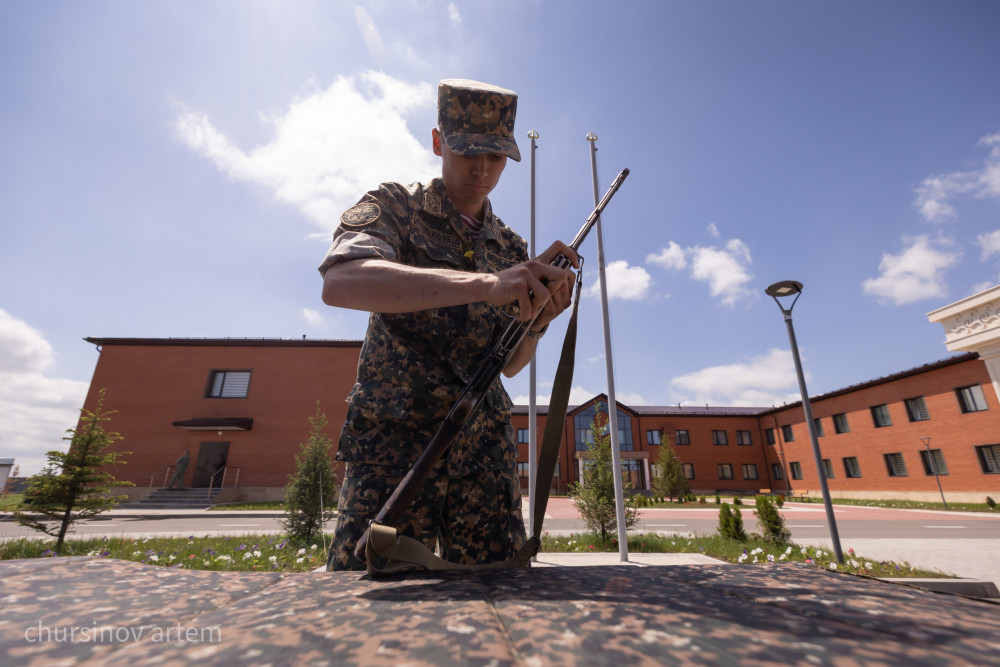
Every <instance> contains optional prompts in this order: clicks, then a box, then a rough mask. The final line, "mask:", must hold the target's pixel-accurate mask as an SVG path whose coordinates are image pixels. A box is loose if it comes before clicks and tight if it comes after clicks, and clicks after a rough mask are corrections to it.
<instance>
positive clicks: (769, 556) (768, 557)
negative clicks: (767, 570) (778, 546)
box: [767, 554, 774, 563]
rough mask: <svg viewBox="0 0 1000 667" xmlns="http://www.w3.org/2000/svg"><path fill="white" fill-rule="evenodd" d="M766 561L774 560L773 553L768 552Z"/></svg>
mask: <svg viewBox="0 0 1000 667" xmlns="http://www.w3.org/2000/svg"><path fill="white" fill-rule="evenodd" d="M767 562H768V563H773V562H774V555H773V554H768V555H767Z"/></svg>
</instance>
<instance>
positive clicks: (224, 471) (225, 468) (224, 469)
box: [208, 466, 240, 495]
mask: <svg viewBox="0 0 1000 667" xmlns="http://www.w3.org/2000/svg"><path fill="white" fill-rule="evenodd" d="M230 467H232V468H233V469H234V470H236V481H235V482H234V483H233V487H232V488H234V489H235V488H236V487H238V486H239V484H240V469H239V468H238V467H235V466H222V467H221V468H219V469H218V470H216V471H215V472H214V473H213V474H212V476H211V477H209V479H208V493H209V495H211V494H212V489H213V488H214V487H215V478H216V477H218V476H219V473H222V481H221V482H219V488H220V489H224V488H225V487H226V474H227V472H228V471H229V468H230Z"/></svg>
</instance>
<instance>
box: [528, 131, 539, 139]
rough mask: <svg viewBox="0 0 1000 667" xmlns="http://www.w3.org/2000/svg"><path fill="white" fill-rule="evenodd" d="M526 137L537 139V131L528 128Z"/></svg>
mask: <svg viewBox="0 0 1000 667" xmlns="http://www.w3.org/2000/svg"><path fill="white" fill-rule="evenodd" d="M528 138H529V139H537V138H538V132H535V131H534V130H528Z"/></svg>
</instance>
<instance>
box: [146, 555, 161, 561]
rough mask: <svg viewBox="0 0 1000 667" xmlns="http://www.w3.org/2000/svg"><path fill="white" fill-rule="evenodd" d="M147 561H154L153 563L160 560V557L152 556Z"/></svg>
mask: <svg viewBox="0 0 1000 667" xmlns="http://www.w3.org/2000/svg"><path fill="white" fill-rule="evenodd" d="M149 560H151V561H154V562H155V561H158V560H160V557H159V556H157V555H156V554H153V555H152V556H150V557H149Z"/></svg>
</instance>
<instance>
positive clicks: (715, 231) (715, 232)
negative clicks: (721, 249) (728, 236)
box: [708, 222, 720, 238]
mask: <svg viewBox="0 0 1000 667" xmlns="http://www.w3.org/2000/svg"><path fill="white" fill-rule="evenodd" d="M708 233H709V234H711V235H712V237H713V238H719V236H720V235H719V228H718V227H716V226H715V223H714V222H710V223H708Z"/></svg>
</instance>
